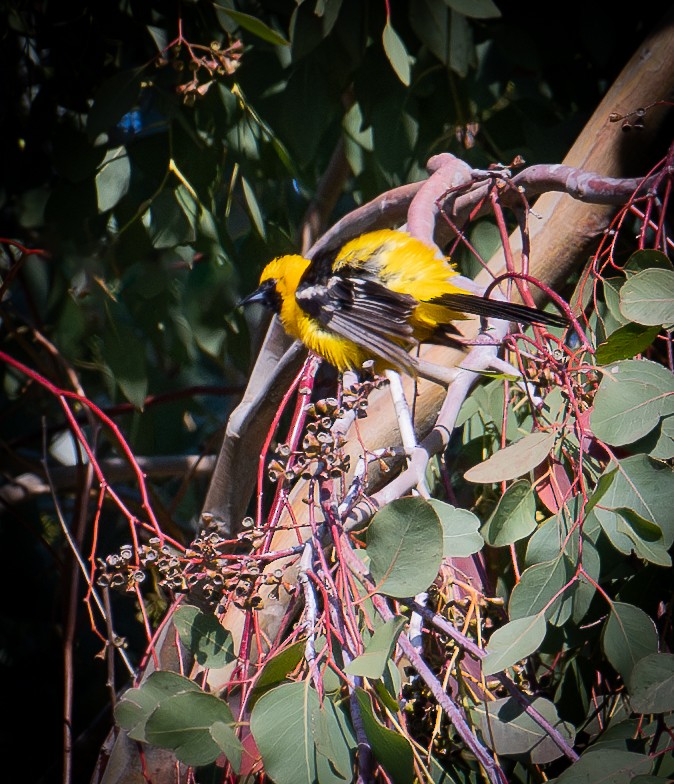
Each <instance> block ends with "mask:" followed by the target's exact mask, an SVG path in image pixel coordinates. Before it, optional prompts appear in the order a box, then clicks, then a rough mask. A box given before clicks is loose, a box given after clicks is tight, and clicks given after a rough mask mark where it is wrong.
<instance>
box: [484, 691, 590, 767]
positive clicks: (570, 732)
mask: <svg viewBox="0 0 674 784" xmlns="http://www.w3.org/2000/svg"><path fill="white" fill-rule="evenodd" d="M532 707H533V708H535V709H536V710H537V711H538V712H539V713H540V714H541V716H543V718H544V719H547V721H548V722H549V723H550V724H551V725H552V726H553V727H555V728H556V729H557V730H558V731H559V732H560V734H561V735H562V737H564V738H565V739H566V740H567V741H568V743H569V745H570V746H573V743H574V740H575V736H576V733H575V730H574V727H573V725H572V724H569V723H568V722H564V721H562V720H561V719H560V718H559V716H558V714H557V708H556V707H555V704H554V703H553V702H550V701H549V700H546V699H544V698H542V697H538V698H536V699H535V700H533V702H532ZM480 713H482V710H480ZM480 724H481V728H482V734H483V735H484V739H485V741H486V743H487V745H488V746H489V748H490V749H492V750H493V751H495V752H496V754H498V755H499V756H504V757H519V756H521V755H527V759H528V760H529V761H530V762H532V763H534V764H535V765H544V764H546V763H548V762H552V761H553V760H556V759H558V758H559V757H561V756H562V755H563V753H564V752H563V751H562V750H561V749H560V748H559V747H558V746H557V744H556V743H555V742H554V741H553V740H552V738H550V736H549V735H548V734H547V732H546V731H545V730H544V729H542V728H541V727H540V726H539V725H538V724H537V723H536V721H535V720H534V719H533V718H531V717H530V716H529V715H528V714H527V713H526V711H525V710H524V707H523V706H522V705H520V704H519V703H518V702H517V701H516V700H515V699H514V698H512V697H505V698H503V699H499V700H494V701H493V702H486V703H485V704H484V713H483V715H482V719H481V722H480Z"/></svg>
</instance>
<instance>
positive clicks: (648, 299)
mask: <svg viewBox="0 0 674 784" xmlns="http://www.w3.org/2000/svg"><path fill="white" fill-rule="evenodd" d="M620 311H621V313H622V314H623V315H624V316H625V317H626V318H628V319H630V320H631V321H636V322H637V324H646V325H649V326H651V325H653V326H661V325H663V324H671V323H673V322H674V272H673V271H671V270H667V269H647V270H644V271H643V272H639V273H637V274H636V275H633V276H631V277H630V278H628V280H627V281H626V282H625V285H624V286H623V287H622V288H621V290H620Z"/></svg>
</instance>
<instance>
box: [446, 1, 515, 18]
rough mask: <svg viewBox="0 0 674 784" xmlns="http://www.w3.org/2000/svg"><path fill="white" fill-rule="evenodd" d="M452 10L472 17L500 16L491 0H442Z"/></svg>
mask: <svg viewBox="0 0 674 784" xmlns="http://www.w3.org/2000/svg"><path fill="white" fill-rule="evenodd" d="M444 2H445V5H448V6H449V7H450V8H452V9H454V11H458V12H459V13H460V14H463V15H464V16H468V17H470V18H472V19H497V18H498V17H499V16H501V12H500V11H499V9H498V7H497V6H496V5H495V4H494V3H493V2H492V0H444Z"/></svg>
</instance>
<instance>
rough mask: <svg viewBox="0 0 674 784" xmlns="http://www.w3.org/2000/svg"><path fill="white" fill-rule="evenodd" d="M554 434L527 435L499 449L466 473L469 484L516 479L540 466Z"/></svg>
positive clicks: (552, 444) (552, 442)
mask: <svg viewBox="0 0 674 784" xmlns="http://www.w3.org/2000/svg"><path fill="white" fill-rule="evenodd" d="M555 438H556V436H555V434H554V433H543V432H537V433H529V435H526V436H524V438H521V439H520V440H519V441H516V442H515V443H514V444H510V445H509V446H507V447H505V449H500V450H499V451H498V452H496V453H495V454H494V455H492V456H491V457H490V458H489V459H488V460H485V461H484V463H479V464H478V465H476V466H473V468H471V469H469V470H468V471H466V473H465V474H464V479H466V480H467V481H469V482H480V483H482V484H491V483H493V482H505V481H507V480H509V479H517V478H518V477H520V476H523V475H524V474H526V473H528V472H529V471H532V470H533V469H534V468H536V466H538V465H540V464H541V463H542V462H543V461H544V460H545V458H546V457H547V456H548V455H549V454H550V450H551V449H552V447H553V446H554V444H555Z"/></svg>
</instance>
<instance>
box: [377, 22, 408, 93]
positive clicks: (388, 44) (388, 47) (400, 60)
mask: <svg viewBox="0 0 674 784" xmlns="http://www.w3.org/2000/svg"><path fill="white" fill-rule="evenodd" d="M381 39H382V43H383V45H384V51H385V52H386V56H387V57H388V60H389V62H390V63H391V67H392V68H393V70H394V71H395V72H396V75H397V77H398V79H400V81H401V82H402V83H403V84H404V85H405V87H409V84H410V56H409V54H407V49H405V44H404V43H403V42H402V39H401V38H400V36H399V35H398V33H396V31H395V30H394V29H393V26H392V25H391V20H390V19H387V20H386V24H385V25H384V32H383V33H382V37H381Z"/></svg>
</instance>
